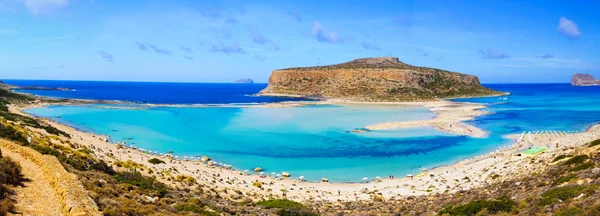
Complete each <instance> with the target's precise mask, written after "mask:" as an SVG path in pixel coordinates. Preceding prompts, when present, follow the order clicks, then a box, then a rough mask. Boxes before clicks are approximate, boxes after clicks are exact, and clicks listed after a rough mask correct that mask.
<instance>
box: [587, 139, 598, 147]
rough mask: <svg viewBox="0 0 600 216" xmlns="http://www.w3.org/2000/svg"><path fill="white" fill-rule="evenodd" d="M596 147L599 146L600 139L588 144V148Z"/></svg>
mask: <svg viewBox="0 0 600 216" xmlns="http://www.w3.org/2000/svg"><path fill="white" fill-rule="evenodd" d="M597 145H600V139H597V140H594V141H592V142H590V145H589V147H594V146H597Z"/></svg>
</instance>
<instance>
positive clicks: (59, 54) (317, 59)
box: [0, 0, 600, 83]
mask: <svg viewBox="0 0 600 216" xmlns="http://www.w3.org/2000/svg"><path fill="white" fill-rule="evenodd" d="M598 8H600V2H599V1H518V0H515V1H476V0H473V1H450V0H439V1H427V0H419V1H417V0H415V1H400V0H397V1H369V2H366V1H308V0H306V1H295V2H292V1H166V0H165V1H154V0H144V1H138V0H128V1H109V0H95V1H94V0H92V1H90V0H0V41H1V43H0V78H4V79H60V80H122V81H173V82H232V81H233V80H236V79H238V78H252V79H254V80H255V82H267V79H268V77H269V75H270V73H271V71H272V70H273V69H278V68H286V67H297V66H312V65H326V64H334V63H340V62H345V61H349V60H352V59H354V58H360V57H374V56H396V57H398V58H400V60H401V61H403V62H405V63H409V64H413V65H418V66H427V67H435V68H441V69H446V70H451V71H457V72H462V73H468V74H473V75H477V76H479V77H480V79H481V81H482V82H484V83H506V82H509V83H515V82H569V81H570V77H571V75H572V74H573V73H590V74H592V75H594V76H596V77H600V52H598V51H599V50H600V41H599V40H598V39H600V16H598V15H597V9H598Z"/></svg>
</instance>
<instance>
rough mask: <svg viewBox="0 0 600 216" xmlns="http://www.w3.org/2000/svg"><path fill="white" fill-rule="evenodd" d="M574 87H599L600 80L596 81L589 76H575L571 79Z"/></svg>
mask: <svg viewBox="0 0 600 216" xmlns="http://www.w3.org/2000/svg"><path fill="white" fill-rule="evenodd" d="M571 85H572V86H597V85H600V80H597V79H595V78H594V77H592V75H589V74H575V75H573V77H572V78H571Z"/></svg>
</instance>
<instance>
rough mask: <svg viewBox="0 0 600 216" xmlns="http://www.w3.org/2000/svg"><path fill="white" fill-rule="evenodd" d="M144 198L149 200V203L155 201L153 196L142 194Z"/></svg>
mask: <svg viewBox="0 0 600 216" xmlns="http://www.w3.org/2000/svg"><path fill="white" fill-rule="evenodd" d="M144 200H145V201H147V202H149V203H154V202H156V199H154V198H153V197H149V196H144Z"/></svg>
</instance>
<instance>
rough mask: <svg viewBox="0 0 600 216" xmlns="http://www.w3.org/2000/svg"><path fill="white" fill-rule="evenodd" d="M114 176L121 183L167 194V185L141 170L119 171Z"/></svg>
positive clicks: (162, 194)
mask: <svg viewBox="0 0 600 216" xmlns="http://www.w3.org/2000/svg"><path fill="white" fill-rule="evenodd" d="M113 178H114V179H115V180H117V182H119V183H127V184H131V185H135V186H138V187H140V188H142V189H144V190H149V191H154V192H157V193H158V195H159V196H160V197H163V196H164V195H165V194H167V186H166V185H164V184H163V183H160V182H158V181H156V179H154V178H152V177H145V176H143V175H142V174H141V173H139V172H118V173H116V174H115V175H113Z"/></svg>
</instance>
